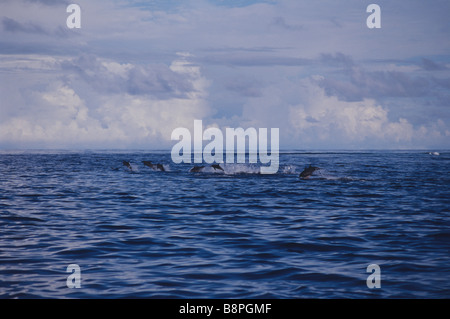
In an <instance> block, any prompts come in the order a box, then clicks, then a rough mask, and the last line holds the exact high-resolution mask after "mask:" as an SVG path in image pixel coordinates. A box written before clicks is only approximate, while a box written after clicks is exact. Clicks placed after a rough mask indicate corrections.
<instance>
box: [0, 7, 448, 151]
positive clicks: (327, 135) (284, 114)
mask: <svg viewBox="0 0 450 319" xmlns="http://www.w3.org/2000/svg"><path fill="white" fill-rule="evenodd" d="M71 3H75V4H78V5H79V6H80V8H81V14H80V17H81V28H73V29H71V28H68V26H67V23H66V20H67V18H68V17H69V15H70V14H71V13H68V12H66V8H67V7H68V6H69V5H70V4H71ZM372 3H375V4H378V5H379V6H380V9H381V15H380V16H381V28H372V29H370V28H368V26H367V24H366V20H367V18H368V17H369V15H370V13H367V12H366V9H367V6H368V5H369V4H372ZM449 12H450V1H448V0H430V1H423V0H408V1H406V0H402V1H400V0H370V1H364V0H317V1H306V0H300V1H299V0H279V1H278V0H265V1H262V0H261V1H258V0H193V1H189V0H185V1H182V0H154V1H151V0H150V1H143V0H112V1H106V0H90V1H87V0H62V1H58V0H0V149H144V150H155V149H171V147H172V146H173V145H174V144H175V143H176V142H175V141H172V140H171V133H172V131H173V130H174V129H176V128H178V127H186V128H188V129H190V130H192V128H193V123H194V120H196V119H197V120H202V121H203V125H204V128H205V129H206V128H207V127H218V128H220V129H222V130H224V131H225V128H227V127H231V128H237V127H242V128H244V129H245V128H249V127H254V128H257V129H258V128H269V131H270V128H279V132H280V133H279V138H280V141H279V142H280V149H286V150H292V149H296V150H304V149H319V150H320V149H333V150H334V149H350V150H362V149H394V150H395V149H450V18H449V17H448V13H449Z"/></svg>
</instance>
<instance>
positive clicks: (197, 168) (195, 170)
mask: <svg viewBox="0 0 450 319" xmlns="http://www.w3.org/2000/svg"><path fill="white" fill-rule="evenodd" d="M204 168H205V166H194V167H192V168H191V170H190V171H189V172H191V173H198V172H201V171H202V169H204Z"/></svg>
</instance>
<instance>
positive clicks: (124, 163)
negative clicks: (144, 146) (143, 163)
mask: <svg viewBox="0 0 450 319" xmlns="http://www.w3.org/2000/svg"><path fill="white" fill-rule="evenodd" d="M122 164H123V165H124V166H126V167H128V168H129V169H131V170H133V168H132V167H131V165H130V162H127V161H122Z"/></svg>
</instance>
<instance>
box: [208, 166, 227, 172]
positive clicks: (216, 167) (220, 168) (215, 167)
mask: <svg viewBox="0 0 450 319" xmlns="http://www.w3.org/2000/svg"><path fill="white" fill-rule="evenodd" d="M211 167H212V168H214V170H216V169H218V170H221V171H222V172H225V171H224V170H223V168H222V167H220V165H219V164H212V165H211Z"/></svg>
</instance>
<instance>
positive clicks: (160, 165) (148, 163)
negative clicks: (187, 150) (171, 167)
mask: <svg viewBox="0 0 450 319" xmlns="http://www.w3.org/2000/svg"><path fill="white" fill-rule="evenodd" d="M142 163H144V165H145V166H148V167H150V168H151V169H154V170H159V171H161V172H165V171H166V170H165V169H164V166H162V164H153V163H152V162H150V161H142Z"/></svg>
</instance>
